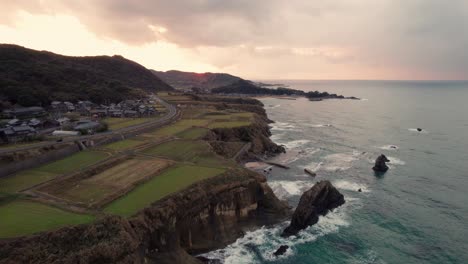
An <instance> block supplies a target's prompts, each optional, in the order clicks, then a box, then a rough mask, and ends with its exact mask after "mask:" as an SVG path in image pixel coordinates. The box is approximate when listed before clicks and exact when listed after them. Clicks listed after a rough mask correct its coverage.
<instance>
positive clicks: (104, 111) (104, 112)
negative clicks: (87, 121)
mask: <svg viewBox="0 0 468 264" xmlns="http://www.w3.org/2000/svg"><path fill="white" fill-rule="evenodd" d="M90 113H91V115H93V116H94V115H96V116H98V117H106V116H107V115H108V114H109V112H108V111H107V109H105V108H99V109H93V110H91V111H90Z"/></svg>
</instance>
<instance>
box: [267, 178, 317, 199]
mask: <svg viewBox="0 0 468 264" xmlns="http://www.w3.org/2000/svg"><path fill="white" fill-rule="evenodd" d="M268 185H270V187H271V189H272V190H273V192H274V193H275V195H276V196H278V198H280V199H285V198H288V197H291V196H294V195H301V194H302V193H304V192H305V191H306V190H307V189H309V188H311V187H312V186H313V185H314V183H313V182H311V181H269V182H268Z"/></svg>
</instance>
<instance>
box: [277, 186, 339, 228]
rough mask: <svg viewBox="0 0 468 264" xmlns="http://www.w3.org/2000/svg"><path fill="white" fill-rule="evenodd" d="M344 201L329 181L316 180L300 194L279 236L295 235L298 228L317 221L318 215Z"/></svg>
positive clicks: (324, 213) (325, 212)
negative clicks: (286, 224)
mask: <svg viewBox="0 0 468 264" xmlns="http://www.w3.org/2000/svg"><path fill="white" fill-rule="evenodd" d="M344 203H345V200H344V196H343V195H342V194H341V193H340V192H339V191H338V190H337V189H336V188H335V187H333V185H332V184H331V183H330V182H329V181H321V182H318V183H317V184H315V185H314V186H313V187H312V188H311V189H310V190H308V191H307V192H305V193H304V194H303V195H302V196H301V199H300V200H299V205H298V206H297V208H296V210H295V211H294V214H293V216H292V219H291V223H290V224H289V226H288V227H287V228H286V229H284V231H283V233H282V234H281V236H283V237H288V236H292V235H296V234H297V233H298V232H299V231H300V230H302V229H305V228H307V227H308V226H311V225H313V224H315V223H317V222H318V220H319V215H326V214H327V213H328V211H330V210H333V209H334V208H336V207H338V206H340V205H342V204H344Z"/></svg>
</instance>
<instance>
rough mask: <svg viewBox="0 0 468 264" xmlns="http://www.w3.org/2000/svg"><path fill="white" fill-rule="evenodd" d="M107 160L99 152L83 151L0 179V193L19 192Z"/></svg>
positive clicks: (104, 155) (103, 154) (105, 155)
mask: <svg viewBox="0 0 468 264" xmlns="http://www.w3.org/2000/svg"><path fill="white" fill-rule="evenodd" d="M105 158H107V154H106V153H104V152H97V151H83V152H79V153H77V154H74V155H72V156H69V157H67V158H64V159H61V160H58V161H54V162H52V163H49V164H46V165H43V166H41V167H38V168H35V169H32V170H25V171H21V172H19V173H17V174H15V175H13V176H9V177H4V178H0V192H6V193H11V192H17V191H21V190H23V189H27V188H30V187H32V186H34V185H36V184H39V183H42V182H46V181H48V180H51V179H53V178H55V177H57V176H58V175H60V174H63V173H69V172H74V171H76V170H79V169H82V168H85V167H87V166H89V165H92V164H94V163H97V162H99V161H101V160H104V159H105Z"/></svg>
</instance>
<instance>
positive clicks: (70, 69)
mask: <svg viewBox="0 0 468 264" xmlns="http://www.w3.org/2000/svg"><path fill="white" fill-rule="evenodd" d="M168 90H173V88H172V87H171V86H170V85H168V84H166V83H165V82H163V81H162V80H161V79H159V78H158V77H157V76H155V75H154V74H153V73H152V72H151V71H150V70H148V69H146V68H145V67H143V66H142V65H140V64H138V63H136V62H134V61H131V60H127V59H125V58H123V57H121V56H112V57H109V56H96V57H70V56H62V55H58V54H54V53H51V52H47V51H36V50H32V49H27V48H24V47H20V46H16V45H9V44H0V101H10V102H11V103H18V104H21V105H24V106H29V105H41V104H42V105H46V104H48V103H50V102H51V101H53V100H60V101H76V100H91V101H93V102H96V103H101V102H109V101H111V102H112V101H114V102H116V101H120V100H122V99H125V98H132V97H136V96H138V95H141V94H142V91H154V92H156V91H168Z"/></svg>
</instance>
